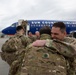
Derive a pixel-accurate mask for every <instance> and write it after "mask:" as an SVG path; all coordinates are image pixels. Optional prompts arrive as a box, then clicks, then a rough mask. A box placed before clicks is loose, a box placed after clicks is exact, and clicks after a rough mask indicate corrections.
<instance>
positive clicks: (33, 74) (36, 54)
mask: <svg viewBox="0 0 76 75" xmlns="http://www.w3.org/2000/svg"><path fill="white" fill-rule="evenodd" d="M50 34H51V32H50V28H48V27H46V26H45V27H43V28H41V29H40V39H41V40H46V39H51V37H50ZM47 45H48V44H46V46H43V47H34V46H32V45H29V46H27V47H26V49H25V55H24V56H21V57H22V58H21V57H19V58H18V59H17V60H16V61H14V62H13V63H12V66H11V69H10V71H9V75H70V74H68V72H67V71H68V70H69V68H70V66H69V62H68V61H67V60H68V59H67V58H71V57H73V56H74V54H73V53H74V52H75V51H74V49H73V48H72V47H70V48H69V45H67V44H65V43H63V42H60V41H57V40H54V41H53V40H51V47H47ZM59 46H61V48H59ZM63 47H65V52H66V53H67V55H65V53H64V52H63V51H64V48H63ZM69 49H70V52H68V50H69Z"/></svg>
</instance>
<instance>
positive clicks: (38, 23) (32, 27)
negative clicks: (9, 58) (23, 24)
mask: <svg viewBox="0 0 76 75" xmlns="http://www.w3.org/2000/svg"><path fill="white" fill-rule="evenodd" d="M27 22H28V25H27V27H28V31H29V32H32V34H35V31H39V29H40V28H41V27H43V26H47V25H48V26H50V28H51V27H52V25H53V24H54V23H55V22H63V23H64V24H65V25H66V32H67V34H70V32H73V31H76V21H59V20H27ZM17 26H18V22H15V23H13V24H12V25H11V26H9V27H7V28H5V29H3V30H2V33H4V34H6V35H14V34H15V33H16V27H17Z"/></svg>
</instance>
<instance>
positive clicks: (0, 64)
mask: <svg viewBox="0 0 76 75" xmlns="http://www.w3.org/2000/svg"><path fill="white" fill-rule="evenodd" d="M7 39H8V38H0V52H1V47H2V45H3V43H4V42H5V41H6V40H7ZM9 68H10V67H9V65H8V64H7V63H6V62H5V61H3V60H2V59H1V57H0V75H8V72H9Z"/></svg>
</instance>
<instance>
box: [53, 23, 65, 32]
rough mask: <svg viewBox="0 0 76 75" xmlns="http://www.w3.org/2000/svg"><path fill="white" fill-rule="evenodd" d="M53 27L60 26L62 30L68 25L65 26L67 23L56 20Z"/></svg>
mask: <svg viewBox="0 0 76 75" xmlns="http://www.w3.org/2000/svg"><path fill="white" fill-rule="evenodd" d="M52 27H58V28H60V30H61V32H64V31H66V26H65V24H64V23H63V22H56V23H54V24H53V26H52Z"/></svg>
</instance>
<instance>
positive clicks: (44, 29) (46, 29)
mask: <svg viewBox="0 0 76 75" xmlns="http://www.w3.org/2000/svg"><path fill="white" fill-rule="evenodd" d="M39 32H40V35H41V34H49V35H51V28H50V27H49V26H44V27H42V28H41V29H40V30H39Z"/></svg>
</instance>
